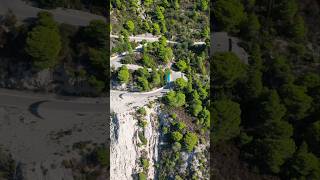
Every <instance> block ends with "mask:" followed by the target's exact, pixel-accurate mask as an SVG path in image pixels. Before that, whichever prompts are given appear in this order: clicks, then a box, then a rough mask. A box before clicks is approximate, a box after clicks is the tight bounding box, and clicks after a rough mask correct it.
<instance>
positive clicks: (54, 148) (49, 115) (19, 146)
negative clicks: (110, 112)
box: [0, 94, 108, 180]
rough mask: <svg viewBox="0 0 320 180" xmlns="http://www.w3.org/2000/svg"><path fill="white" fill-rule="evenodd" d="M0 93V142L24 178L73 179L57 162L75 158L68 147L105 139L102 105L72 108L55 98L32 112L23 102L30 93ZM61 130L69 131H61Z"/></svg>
mask: <svg viewBox="0 0 320 180" xmlns="http://www.w3.org/2000/svg"><path fill="white" fill-rule="evenodd" d="M1 95H2V96H3V98H1V99H2V101H1V103H0V145H1V147H2V148H3V149H6V150H8V151H9V152H10V153H12V155H13V158H14V159H15V160H16V161H17V162H18V163H19V164H21V165H22V171H23V174H24V176H25V179H26V180H62V179H64V180H73V177H72V173H71V171H70V170H68V169H65V168H64V167H63V166H62V165H61V162H62V161H63V160H64V159H70V158H71V157H75V158H79V155H78V154H77V153H75V151H73V150H72V146H73V144H74V143H78V142H83V141H90V142H92V143H97V144H101V143H106V141H107V138H106V137H108V135H107V130H106V127H107V124H108V122H107V118H106V111H105V110H103V108H102V109H101V111H95V110H94V111H90V112H89V111H88V112H85V111H83V109H82V108H80V109H78V110H77V108H74V107H75V104H72V103H69V104H68V103H63V102H64V100H57V102H55V103H58V104H55V103H53V104H50V103H48V104H46V105H39V106H38V108H37V113H38V114H39V115H40V116H36V115H35V114H34V113H32V112H31V111H30V109H29V106H26V104H28V103H30V102H32V98H31V97H30V96H29V99H28V98H27V97H25V98H23V96H22V97H20V96H17V97H16V98H14V96H9V95H6V96H4V95H3V94H1ZM10 97H11V98H12V99H10ZM34 98H35V97H34ZM41 98H43V97H42V96H41ZM49 99H50V98H49ZM51 100H52V99H51ZM4 101H6V102H5V103H4ZM36 101H38V99H36ZM85 101H87V100H85ZM15 104H16V105H15ZM68 105H69V106H73V108H71V107H69V108H68ZM87 105H88V104H87ZM100 105H101V106H103V105H102V104H100ZM81 106H82V105H80V106H79V107H81ZM53 107H55V108H53ZM57 107H61V108H57ZM62 132H69V133H68V134H65V135H61V133H62Z"/></svg>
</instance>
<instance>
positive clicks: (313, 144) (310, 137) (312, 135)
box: [306, 120, 320, 156]
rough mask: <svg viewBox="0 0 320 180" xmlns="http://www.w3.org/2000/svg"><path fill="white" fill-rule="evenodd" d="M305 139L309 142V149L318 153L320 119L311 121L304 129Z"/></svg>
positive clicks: (319, 147)
mask: <svg viewBox="0 0 320 180" xmlns="http://www.w3.org/2000/svg"><path fill="white" fill-rule="evenodd" d="M306 141H307V142H308V144H309V147H310V150H312V152H314V153H315V154H317V155H318V156H319V155H320V121H319V120H318V121H316V122H314V123H312V124H311V125H310V126H309V127H308V129H307V131H306Z"/></svg>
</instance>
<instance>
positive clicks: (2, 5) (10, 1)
mask: <svg viewBox="0 0 320 180" xmlns="http://www.w3.org/2000/svg"><path fill="white" fill-rule="evenodd" d="M9 9H10V10H11V11H12V12H13V13H14V14H15V15H16V17H17V18H18V20H20V21H24V20H26V19H29V18H35V17H37V14H38V13H39V12H40V11H44V9H40V8H36V7H33V6H31V5H29V4H26V3H25V2H23V1H22V0H0V15H5V14H6V13H7V12H8V10H9ZM45 11H48V12H50V13H52V14H53V16H54V19H55V20H56V21H57V22H59V23H66V24H71V25H75V26H86V25H88V24H89V23H90V21H92V20H95V19H100V20H103V21H106V18H105V17H103V16H99V15H95V14H91V13H88V12H84V11H79V10H72V9H64V8H57V9H53V10H45Z"/></svg>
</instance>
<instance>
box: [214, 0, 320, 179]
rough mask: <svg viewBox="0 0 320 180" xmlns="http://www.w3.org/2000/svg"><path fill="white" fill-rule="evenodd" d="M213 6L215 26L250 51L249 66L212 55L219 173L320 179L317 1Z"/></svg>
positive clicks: (235, 0)
mask: <svg viewBox="0 0 320 180" xmlns="http://www.w3.org/2000/svg"><path fill="white" fill-rule="evenodd" d="M211 10H212V15H213V18H214V20H215V21H211V22H213V23H214V24H213V27H214V29H215V31H225V32H228V33H229V34H230V35H232V36H236V37H239V38H240V39H241V40H242V43H241V46H242V47H243V48H244V49H245V50H246V52H248V54H249V64H243V63H241V61H240V59H239V57H237V56H236V55H235V54H234V53H232V52H217V53H215V54H214V55H213V59H212V60H213V63H212V66H211V68H212V70H211V72H212V75H211V77H213V78H212V82H211V83H212V85H211V87H212V88H211V90H212V93H211V96H212V97H213V98H214V101H213V103H212V117H213V123H212V137H211V140H212V146H213V148H212V154H211V157H212V159H211V169H212V178H213V179H255V180H256V179H320V154H319V152H320V139H319V138H320V119H319V112H320V74H319V51H318V49H319V46H318V44H317V43H318V42H317V40H316V39H319V33H318V32H317V30H318V26H315V24H318V23H319V16H320V14H319V4H318V2H317V1H312V0H309V1H302V0H301V1H297V0H278V1H272V0H259V1H255V0H216V1H215V2H213V7H212V9H211ZM314 23H315V24H314ZM221 161H224V162H225V163H221Z"/></svg>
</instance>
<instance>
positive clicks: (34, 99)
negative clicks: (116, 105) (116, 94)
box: [0, 89, 108, 113]
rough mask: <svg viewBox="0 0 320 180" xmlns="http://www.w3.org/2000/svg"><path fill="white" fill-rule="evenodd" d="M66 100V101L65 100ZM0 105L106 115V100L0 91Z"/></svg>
mask: <svg viewBox="0 0 320 180" xmlns="http://www.w3.org/2000/svg"><path fill="white" fill-rule="evenodd" d="M67 98H68V99H67ZM0 99H1V101H0V105H2V106H13V107H20V108H26V109H29V108H30V107H31V106H32V105H33V104H36V103H39V105H38V107H37V108H39V109H40V110H41V109H46V110H57V111H70V112H76V113H77V112H79V113H85V112H93V113H95V112H97V113H106V112H107V109H106V107H107V106H106V104H107V102H108V101H107V98H106V99H102V98H72V99H71V98H70V97H61V98H57V97H55V96H53V95H49V94H48V95H41V96H40V95H36V94H34V93H27V92H22V91H16V90H6V89H0Z"/></svg>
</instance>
